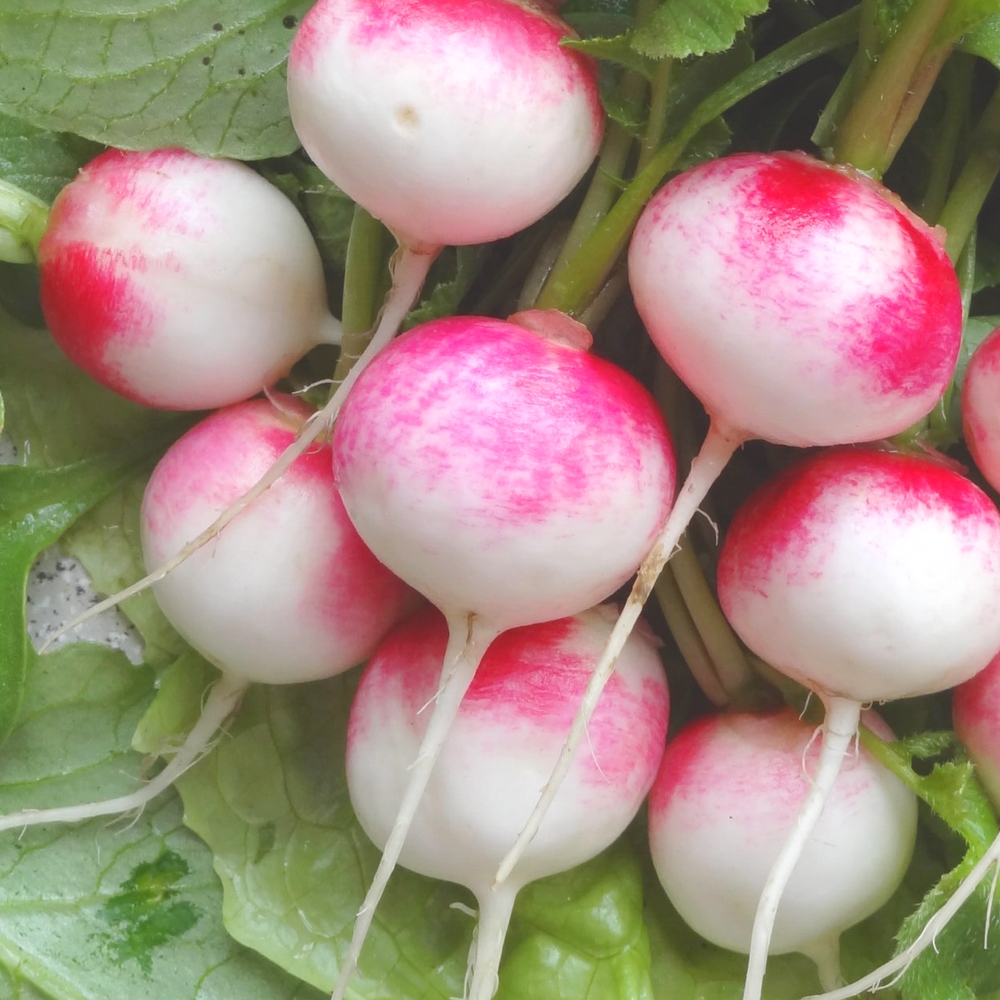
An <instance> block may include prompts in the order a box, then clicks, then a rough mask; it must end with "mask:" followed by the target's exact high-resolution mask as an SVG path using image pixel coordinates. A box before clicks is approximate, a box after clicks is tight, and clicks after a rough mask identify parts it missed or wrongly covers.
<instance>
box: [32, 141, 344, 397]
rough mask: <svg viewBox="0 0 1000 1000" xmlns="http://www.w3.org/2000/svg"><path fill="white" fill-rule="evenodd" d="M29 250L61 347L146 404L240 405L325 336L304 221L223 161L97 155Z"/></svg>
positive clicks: (316, 266)
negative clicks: (34, 254)
mask: <svg viewBox="0 0 1000 1000" xmlns="http://www.w3.org/2000/svg"><path fill="white" fill-rule="evenodd" d="M38 253H39V264H40V268H41V295H42V308H43V310H44V312H45V318H46V321H47V323H48V325H49V328H50V329H51V331H52V334H53V336H54V337H55V338H56V341H57V342H58V343H59V345H60V347H62V349H63V350H64V351H65V352H66V353H67V354H68V355H69V357H70V358H71V359H72V360H73V361H74V362H75V363H76V364H77V365H79V366H80V367H81V368H83V369H84V370H85V371H86V372H87V373H88V374H90V375H91V376H93V377H94V378H95V379H97V380H98V381H99V382H102V383H103V384H104V385H106V386H108V387H109V388H111V389H113V390H114V391H115V392H118V393H120V394H121V395H123V396H127V397H128V398H129V399H133V400H135V401H137V402H140V403H145V404H147V405H149V406H157V407H162V408H165V409H182V410H187V409H192V410H194V409H209V408H215V407H218V406H222V405H225V404H228V403H233V402H236V401H237V400H240V399H245V398H247V397H249V396H252V395H254V394H255V393H257V392H259V391H260V390H261V389H262V388H264V387H265V386H269V385H271V384H273V383H274V382H275V381H276V380H277V379H278V378H279V377H281V376H282V375H285V374H287V372H288V370H289V369H290V368H291V366H292V365H293V364H294V362H295V361H297V360H298V359H299V358H300V357H301V356H302V355H303V354H305V353H306V351H308V350H309V349H310V348H311V347H313V346H315V345H316V344H317V343H319V342H320V341H322V340H324V339H328V333H329V331H328V330H327V329H325V328H326V326H327V324H328V323H332V322H333V320H332V318H331V317H330V315H329V312H328V310H327V305H326V290H325V285H324V280H323V271H322V265H321V262H320V258H319V253H318V251H317V250H316V246H315V244H314V242H313V239H312V236H311V235H310V233H309V230H308V228H307V227H306V225H305V222H304V221H303V220H302V218H301V216H300V215H299V214H298V212H297V211H296V209H295V207H294V206H293V205H292V204H291V202H289V201H288V199H287V198H286V197H285V196H284V195H283V194H281V193H280V192H279V191H278V190H277V189H276V188H274V187H273V186H272V185H270V184H269V183H268V182H267V181H265V180H264V179H263V178H262V177H261V176H260V175H259V174H257V173H255V172H254V171H253V170H251V169H250V168H249V167H247V166H244V165H243V164H241V163H237V162H236V161H234V160H211V159H207V158H205V157H200V156H195V155H194V154H193V153H188V152H186V151H184V150H181V149H165V150H157V151H155V152H149V153H126V152H120V151H118V150H110V151H108V152H106V153H103V154H101V155H100V156H98V157H97V158H96V159H94V160H92V161H91V162H90V163H89V164H88V165H87V166H86V167H84V168H83V169H82V170H81V171H80V173H79V175H78V176H77V177H76V179H75V180H73V181H72V182H71V183H70V184H69V185H68V186H67V187H66V188H64V189H63V191H62V192H60V194H59V196H58V197H57V198H56V200H55V203H54V204H53V206H52V212H51V215H50V217H49V223H48V228H47V230H46V233H45V235H44V237H43V238H42V241H41V244H40V246H39V250H38Z"/></svg>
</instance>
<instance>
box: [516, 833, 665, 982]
mask: <svg viewBox="0 0 1000 1000" xmlns="http://www.w3.org/2000/svg"><path fill="white" fill-rule="evenodd" d="M642 875H643V873H642V867H641V865H640V864H639V862H638V859H637V855H636V852H635V851H633V850H632V849H631V847H630V845H629V844H628V842H627V841H626V840H621V841H619V842H618V844H617V845H616V846H614V847H612V848H611V849H610V850H608V851H605V852H604V854H602V855H600V856H599V857H598V858H595V859H594V860H593V861H592V862H590V863H589V864H586V865H581V866H580V867H579V868H575V869H573V870H571V871H568V872H564V873H563V874H561V875H556V876H554V877H552V878H547V879H543V880H542V881H540V882H534V883H532V884H531V885H529V886H527V887H526V888H525V889H522V890H521V894H520V896H519V897H518V901H517V906H516V909H515V915H514V917H513V919H512V920H511V927H510V932H509V934H508V937H507V942H506V945H505V948H504V961H503V965H502V966H501V970H500V989H499V991H498V992H497V994H496V1000H536V998H537V1000H550V998H555V997H566V998H572V1000H612V998H614V1000H653V987H652V982H651V981H650V978H649V963H650V958H649V940H648V937H647V934H646V928H645V925H644V923H643V920H642V897H643V885H642Z"/></svg>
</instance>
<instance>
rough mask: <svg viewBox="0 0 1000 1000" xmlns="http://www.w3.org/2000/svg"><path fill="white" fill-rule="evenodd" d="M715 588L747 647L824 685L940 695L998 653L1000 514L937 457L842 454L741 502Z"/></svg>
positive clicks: (875, 693) (878, 693) (857, 692)
mask: <svg viewBox="0 0 1000 1000" xmlns="http://www.w3.org/2000/svg"><path fill="white" fill-rule="evenodd" d="M718 587H719V601H720V603H721V605H722V608H723V611H725V613H726V617H727V618H728V619H729V621H730V622H731V623H732V625H733V627H734V628H735V629H736V631H737V633H739V635H740V636H741V638H742V639H743V640H744V641H745V642H746V643H747V645H748V646H750V648H751V649H752V650H754V652H756V653H757V654H758V655H759V656H761V657H763V658H764V659H765V660H767V661H768V662H769V663H771V664H772V665H773V666H775V667H777V668H778V669H779V670H781V671H782V673H785V674H787V675H788V676H790V677H794V678H796V679H797V680H799V681H801V682H802V683H803V684H805V685H807V686H808V687H810V688H812V689H813V690H816V691H819V692H821V693H822V692H825V693H829V694H835V695H842V696H844V697H847V698H850V699H853V700H855V701H859V702H868V701H885V700H891V699H896V698H909V697H913V696H914V695H920V694H929V693H932V692H935V691H942V690H944V689H945V688H948V687H952V686H953V685H955V684H958V683H960V682H961V681H964V680H967V679H968V678H970V677H972V676H973V675H974V674H976V673H978V672H979V671H980V670H982V669H983V667H985V666H986V664H987V663H988V662H989V661H990V659H991V658H992V656H993V655H994V654H995V653H996V652H997V650H998V649H1000V512H998V511H997V508H996V506H995V505H994V504H993V502H992V501H991V500H990V499H989V497H987V496H986V494H985V493H983V492H982V490H980V489H979V488H978V487H976V486H975V485H974V484H973V483H971V482H970V481H969V480H968V479H966V478H965V477H964V476H961V475H959V474H958V473H957V472H955V471H953V470H952V469H950V468H947V467H945V466H943V465H940V464H938V463H936V462H932V461H930V460H928V459H925V458H914V457H911V456H907V455H901V454H895V453H891V452H885V451H876V450H872V449H862V448H839V449H831V450H829V451H825V452H820V453H818V454H815V455H812V456H810V457H809V458H806V459H804V460H802V461H800V462H797V463H796V464H794V465H792V466H790V467H789V468H788V469H786V470H785V471H784V472H782V473H781V474H780V475H778V476H776V477H775V478H774V479H773V480H771V481H770V482H768V483H765V484H764V486H763V487H761V488H760V489H759V490H758V491H757V492H756V493H755V494H753V495H752V496H751V497H750V499H749V500H748V501H747V502H746V503H745V504H744V505H743V507H742V508H741V509H740V511H739V512H738V514H737V516H736V518H735V519H734V520H733V523H732V526H731V527H730V530H729V532H728V533H727V536H726V539H725V542H724V544H723V547H722V551H721V554H720V558H719V569H718Z"/></svg>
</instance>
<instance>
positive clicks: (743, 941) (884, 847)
mask: <svg viewBox="0 0 1000 1000" xmlns="http://www.w3.org/2000/svg"><path fill="white" fill-rule="evenodd" d="M863 718H864V722H865V724H866V725H867V726H868V727H869V728H871V729H873V730H875V731H876V732H877V733H878V734H879V735H880V736H883V737H884V738H886V739H889V740H891V739H893V735H892V733H891V732H890V731H889V729H888V727H887V726H886V725H885V723H884V722H882V720H881V719H880V718H879V717H878V716H877V715H875V714H874V713H872V712H866V713H865V714H864V716H863ZM815 734H816V731H815V729H814V728H813V727H812V726H810V725H808V724H807V723H805V722H803V721H802V720H801V719H800V718H799V717H798V716H797V715H796V713H795V712H794V711H793V710H792V709H790V708H784V709H781V710H779V711H776V712H771V713H767V714H763V715H754V714H751V713H748V712H732V713H724V714H720V715H711V716H707V717H704V718H702V719H698V720H697V721H695V722H693V723H690V724H689V725H687V726H686V727H685V728H684V729H683V730H682V731H681V732H680V733H678V734H677V736H676V738H675V739H673V740H672V741H671V742H670V743H669V744H668V746H667V750H666V752H665V753H664V755H663V761H662V763H661V765H660V770H659V773H658V774H657V777H656V781H655V782H654V784H653V788H652V791H651V793H650V799H649V842H650V849H651V851H652V855H653V864H654V866H655V867H656V872H657V875H658V876H659V878H660V882H661V883H662V884H663V888H664V889H665V890H666V893H667V896H668V897H669V898H670V901H671V902H672V903H673V905H674V907H675V908H676V909H677V911H678V912H679V913H680V915H681V916H682V917H683V918H684V920H685V921H686V922H687V923H688V924H689V925H690V926H691V927H692V928H693V929H694V930H695V931H697V932H698V933H699V934H700V935H701V936H702V937H704V938H706V939H707V940H709V941H711V942H712V943H713V944H716V945H719V946H720V947H722V948H729V949H731V950H733V951H742V952H747V951H749V949H750V937H751V928H752V925H753V920H754V913H755V911H756V909H757V903H758V900H759V899H760V895H761V891H762V890H763V888H764V883H765V881H766V879H767V875H768V872H769V871H770V870H771V867H772V865H773V864H774V862H775V860H776V859H777V857H778V853H779V851H780V849H781V846H782V843H783V842H784V840H785V838H786V836H787V833H788V830H789V829H791V827H792V826H793V824H794V823H795V819H796V813H797V812H798V809H799V805H800V803H801V802H802V800H803V799H804V798H805V797H806V795H807V793H808V791H809V783H810V779H811V776H812V774H813V773H814V772H815V770H816V765H817V758H818V756H819V748H818V746H817V745H816V744H815V743H814V741H813V738H814V736H815ZM916 834H917V800H916V796H915V795H914V794H913V793H912V792H911V791H910V790H909V789H907V788H906V787H905V786H904V785H903V783H902V782H901V781H899V779H898V778H896V777H894V776H893V775H891V774H890V773H889V772H888V771H887V770H886V769H885V768H884V767H882V766H881V765H880V764H879V763H878V762H877V761H875V760H874V759H873V758H872V757H871V756H870V755H869V754H868V753H866V752H865V751H861V752H860V753H858V754H857V755H851V756H849V757H848V759H847V760H846V761H845V762H844V766H843V769H842V770H841V774H840V777H839V778H838V780H837V783H836V785H835V786H834V788H833V790H832V791H831V794H830V798H829V799H828V801H827V803H826V806H825V807H824V809H823V814H822V816H821V817H820V819H819V821H818V822H817V824H816V827H815V829H814V830H813V831H812V834H811V835H810V837H809V839H808V841H807V842H806V843H805V845H804V847H803V850H802V856H801V858H800V859H799V862H798V864H797V865H796V866H795V872H794V874H793V875H792V876H791V878H790V879H789V881H788V885H787V887H786V889H785V893H784V895H783V896H782V898H781V906H780V907H779V909H778V912H777V916H776V919H775V925H774V932H773V935H772V938H771V946H770V952H771V954H772V955H778V954H784V953H787V952H793V951H797V952H802V953H804V954H806V955H808V956H809V957H810V958H812V959H813V960H814V961H815V962H816V964H817V967H818V969H819V973H820V979H821V981H822V982H823V985H824V987H833V986H835V985H839V984H840V983H842V982H843V980H842V979H841V977H840V968H839V965H840V963H839V957H838V956H839V938H840V934H841V932H842V931H844V930H846V929H847V928H848V927H851V926H853V925H854V924H856V923H858V922H859V921H861V920H863V919H864V918H865V917H867V916H869V915H870V914H872V913H874V912H875V911H876V910H877V909H878V908H879V907H880V906H881V905H882V904H883V903H885V902H886V901H887V900H888V899H889V897H890V896H891V895H892V894H893V893H894V892H895V891H896V889H897V888H898V887H899V885H900V883H901V882H902V880H903V876H904V874H905V873H906V869H907V866H908V864H909V861H910V857H911V855H912V853H913V847H914V843H915V841H916Z"/></svg>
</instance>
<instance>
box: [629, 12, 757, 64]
mask: <svg viewBox="0 0 1000 1000" xmlns="http://www.w3.org/2000/svg"><path fill="white" fill-rule="evenodd" d="M767 6H768V0H666V2H665V3H663V4H661V5H660V6H659V7H658V8H657V10H656V11H655V13H654V14H653V16H652V17H651V18H650V19H649V23H648V24H646V25H645V26H644V27H642V28H639V29H637V30H636V31H635V32H633V34H632V47H633V48H634V49H635V50H636V52H639V53H641V54H642V55H645V56H649V57H650V58H651V59H664V58H667V57H671V58H674V59H685V58H687V57H688V56H700V55H704V54H705V53H711V52H725V51H726V49H728V48H729V47H730V46H731V45H732V44H733V42H735V41H736V36H737V35H738V34H739V33H740V32H741V31H742V30H743V26H744V24H745V23H746V19H747V18H748V17H752V16H753V15H755V14H761V13H763V12H764V11H765V10H767Z"/></svg>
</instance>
